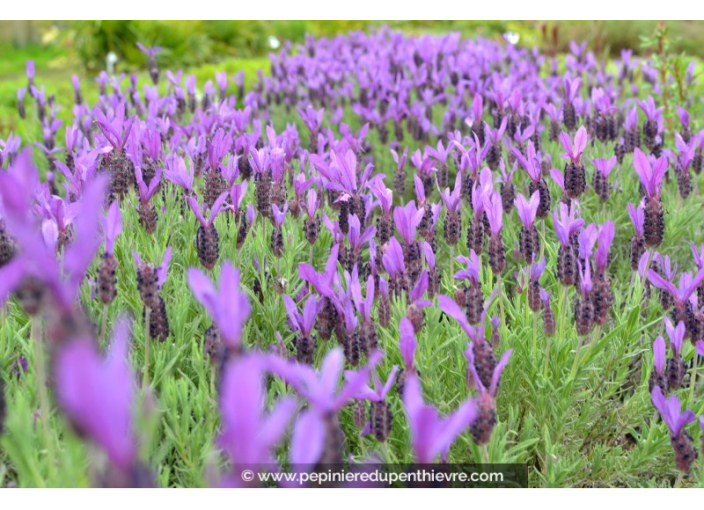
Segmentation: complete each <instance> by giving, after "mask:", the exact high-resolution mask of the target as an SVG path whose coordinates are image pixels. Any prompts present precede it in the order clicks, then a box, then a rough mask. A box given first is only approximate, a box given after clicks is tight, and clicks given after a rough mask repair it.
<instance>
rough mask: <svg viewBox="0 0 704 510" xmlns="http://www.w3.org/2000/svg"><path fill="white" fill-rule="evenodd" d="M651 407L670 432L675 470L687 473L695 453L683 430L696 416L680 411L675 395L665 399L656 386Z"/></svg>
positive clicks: (689, 438)
mask: <svg viewBox="0 0 704 510" xmlns="http://www.w3.org/2000/svg"><path fill="white" fill-rule="evenodd" d="M651 400H652V402H653V405H654V406H655V408H656V409H657V410H658V412H659V413H660V416H661V417H662V421H664V422H665V424H666V425H667V428H668V429H669V430H670V444H671V445H672V449H673V450H675V462H676V464H677V469H679V470H680V471H683V472H685V473H689V471H690V470H691V469H692V463H693V462H694V460H695V459H696V458H697V452H696V450H694V448H693V446H692V437H691V436H690V435H689V434H687V432H686V431H685V430H684V426H685V425H687V424H688V423H692V422H693V421H695V420H696V416H694V413H693V412H692V411H690V410H689V409H685V411H684V412H682V411H680V409H681V408H680V401H679V399H678V398H677V395H671V396H670V398H669V399H668V398H665V395H663V393H662V390H661V389H660V388H659V387H658V386H656V387H655V388H653V391H652V393H651Z"/></svg>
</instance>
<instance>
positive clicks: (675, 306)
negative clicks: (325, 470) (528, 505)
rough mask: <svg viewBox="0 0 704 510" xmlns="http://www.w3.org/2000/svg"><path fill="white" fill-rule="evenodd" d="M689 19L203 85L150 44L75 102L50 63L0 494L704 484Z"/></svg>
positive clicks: (8, 242)
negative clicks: (630, 37)
mask: <svg viewBox="0 0 704 510" xmlns="http://www.w3.org/2000/svg"><path fill="white" fill-rule="evenodd" d="M667 37H668V36H667V34H666V33H665V32H664V31H660V32H656V33H655V35H653V36H652V40H651V41H650V43H651V45H650V52H649V54H647V55H646V54H643V53H638V52H637V51H636V52H633V51H630V50H624V51H622V52H621V53H620V57H618V58H615V59H610V58H605V57H600V56H597V55H595V54H594V53H593V52H592V51H591V50H590V48H589V47H588V46H587V44H586V43H582V42H580V41H576V42H573V43H572V44H571V45H570V51H569V52H568V53H566V54H557V53H554V52H545V53H543V52H541V51H540V50H539V49H538V48H525V47H519V46H517V45H514V43H515V41H513V37H512V36H511V34H508V35H507V37H506V38H505V39H503V40H496V39H482V38H464V37H460V35H459V34H454V33H450V34H447V35H422V36H412V35H408V34H404V33H401V32H396V31H393V30H391V29H389V28H381V29H375V30H370V31H369V32H350V33H349V34H347V35H339V36H336V37H330V38H314V37H308V38H306V41H305V43H302V44H291V43H285V42H284V43H283V44H282V45H281V47H280V48H279V49H277V50H276V51H275V52H274V53H271V54H270V56H269V65H267V66H266V69H262V70H260V71H259V72H258V73H257V74H256V75H254V74H251V75H246V74H245V73H244V72H239V73H228V72H226V71H223V72H217V73H215V74H214V75H213V76H211V77H210V79H208V80H207V81H205V80H201V79H196V76H195V75H193V74H188V73H187V72H182V71H180V70H176V69H171V70H168V69H164V68H162V66H161V65H160V58H161V55H162V54H163V53H164V51H163V50H162V49H161V48H157V47H154V48H148V47H144V46H142V45H139V49H141V50H142V52H143V72H140V73H138V74H132V75H124V74H115V75H109V74H108V73H107V72H102V73H101V74H100V75H99V76H98V77H97V78H96V79H95V80H92V79H85V78H84V79H79V78H78V76H75V77H74V78H73V80H72V84H71V85H72V87H73V91H72V92H71V95H72V96H73V98H71V97H70V96H69V97H67V96H66V94H64V95H63V96H56V95H55V94H56V89H57V87H59V86H62V87H66V86H67V84H66V83H63V84H58V83H56V82H55V81H53V80H51V79H44V78H43V75H44V74H45V73H46V71H47V70H46V69H43V68H41V67H40V66H35V64H34V62H32V61H29V62H27V64H26V83H24V79H23V86H22V87H21V88H20V89H19V90H17V115H18V116H19V118H21V119H22V120H21V121H20V123H21V132H22V135H19V134H17V130H15V132H9V131H7V132H2V131H0V138H1V139H0V302H1V303H2V310H1V311H0V313H1V314H2V315H1V323H0V371H1V372H0V388H1V389H2V391H0V487H90V486H95V487H219V486H227V487H250V486H258V485H260V483H259V482H258V481H257V480H256V479H255V480H244V479H243V470H245V469H249V468H251V466H258V467H259V468H262V469H264V470H266V471H269V472H278V471H280V470H290V469H293V470H296V469H299V470H311V471H314V470H316V469H318V467H320V466H325V465H331V464H340V463H342V464H344V465H345V466H346V467H347V468H349V469H354V466H355V465H365V464H366V465H368V464H370V463H386V464H413V463H418V464H432V463H450V464H489V463H491V464H524V465H527V468H528V484H529V486H531V487H693V486H702V485H704V464H703V463H702V458H701V455H702V447H703V440H702V436H703V432H702V430H704V394H703V393H704V388H703V387H702V381H704V377H703V376H702V374H699V376H698V372H702V370H701V367H700V365H701V364H702V357H704V303H700V302H699V301H700V300H704V232H703V231H702V227H701V225H702V218H703V216H702V215H703V212H702V204H703V202H702V198H701V197H702V195H701V194H700V190H699V184H700V182H701V177H700V174H701V171H702V166H703V164H704V153H703V152H704V130H702V131H699V129H700V128H702V127H704V126H703V125H702V122H701V121H700V119H701V118H702V115H704V111H703V109H702V106H701V96H702V79H701V76H700V74H701V63H700V61H698V60H696V59H693V58H692V59H690V58H688V57H687V56H686V55H674V54H673V53H671V52H669V50H668V39H667ZM634 50H638V49H637V48H634ZM165 51H168V48H165ZM60 99H65V101H63V100H60ZM71 99H73V101H72V102H71ZM281 485H285V484H281Z"/></svg>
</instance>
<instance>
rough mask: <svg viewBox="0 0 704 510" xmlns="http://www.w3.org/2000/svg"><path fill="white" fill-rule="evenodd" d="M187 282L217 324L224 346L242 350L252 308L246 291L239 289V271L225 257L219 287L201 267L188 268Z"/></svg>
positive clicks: (236, 350) (233, 351) (237, 350)
mask: <svg viewBox="0 0 704 510" xmlns="http://www.w3.org/2000/svg"><path fill="white" fill-rule="evenodd" d="M188 285H189V287H191V290H192V291H193V295H194V296H195V298H196V299H197V300H198V302H199V303H200V304H201V305H203V307H205V309H206V311H207V312H208V314H209V315H210V316H211V318H212V319H213V322H214V323H215V325H217V327H218V329H219V331H220V334H221V335H222V340H223V342H224V344H225V346H226V347H227V348H228V349H229V350H230V351H231V352H232V353H238V352H241V351H242V332H243V329H244V324H245V322H246V321H247V318H248V317H249V314H250V312H251V306H250V304H249V299H248V298H247V295H246V294H245V293H244V292H242V290H241V289H240V272H239V270H238V269H235V268H234V267H232V265H231V264H230V262H228V261H226V262H225V263H224V264H223V265H222V268H221V270H220V282H219V289H218V290H215V287H214V286H213V284H212V282H211V281H210V279H209V278H208V277H207V276H206V275H205V274H204V273H202V272H201V271H200V270H199V269H196V268H194V267H192V268H190V269H189V270H188Z"/></svg>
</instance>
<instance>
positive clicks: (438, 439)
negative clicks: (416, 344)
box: [403, 374, 477, 464]
mask: <svg viewBox="0 0 704 510" xmlns="http://www.w3.org/2000/svg"><path fill="white" fill-rule="evenodd" d="M403 403H404V406H405V408H406V414H407V416H408V424H409V426H410V429H411V447H412V448H413V453H414V456H415V459H416V462H418V463H419V464H428V463H432V462H435V460H436V459H437V457H438V456H439V455H442V456H443V457H446V456H447V453H448V451H449V450H450V447H451V446H452V443H454V442H455V440H456V439H457V436H459V435H460V434H461V433H462V432H463V431H464V430H465V429H466V428H467V427H468V426H469V425H470V424H471V423H472V422H474V420H475V419H476V417H477V408H476V404H475V402H474V401H472V400H468V401H465V402H464V403H463V404H462V405H461V406H460V407H459V408H458V409H457V410H456V411H455V412H454V413H453V414H451V415H450V416H447V417H445V418H441V417H440V416H439V414H438V412H437V410H436V409H435V407H433V406H429V405H427V404H426V403H425V402H423V396H422V394H421V387H420V381H419V380H418V377H417V376H416V375H415V374H414V375H411V376H410V377H408V378H407V379H406V382H405V386H404V391H403Z"/></svg>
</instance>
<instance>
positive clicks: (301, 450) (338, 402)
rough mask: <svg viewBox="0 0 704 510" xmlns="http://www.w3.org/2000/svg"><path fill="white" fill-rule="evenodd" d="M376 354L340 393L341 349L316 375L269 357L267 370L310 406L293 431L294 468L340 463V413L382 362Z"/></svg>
mask: <svg viewBox="0 0 704 510" xmlns="http://www.w3.org/2000/svg"><path fill="white" fill-rule="evenodd" d="M381 357H382V355H381V353H380V352H376V353H374V354H372V355H371V356H370V358H369V361H368V363H367V365H366V366H365V367H364V368H361V369H359V370H357V371H356V372H348V373H346V374H345V384H344V385H343V386H342V388H340V389H339V390H338V388H337V386H338V382H339V380H340V376H341V375H342V365H343V361H344V355H343V353H342V349H337V348H336V349H332V350H331V351H330V352H329V353H328V354H327V356H325V359H324V360H323V362H322V365H321V367H320V372H319V373H316V372H315V370H314V369H313V368H311V367H310V366H308V365H299V364H293V363H289V362H287V361H285V360H283V359H281V358H278V357H269V358H268V362H267V368H268V369H269V370H270V371H271V372H273V373H274V374H276V375H278V376H279V377H281V378H282V379H283V380H284V381H286V382H287V383H289V384H290V385H291V386H292V387H293V388H294V389H295V390H296V391H297V392H298V393H299V394H300V395H301V396H302V397H303V398H305V399H306V401H307V402H308V409H307V410H306V411H304V412H302V413H301V414H300V415H299V417H298V420H297V421H296V425H295V427H294V430H293V437H292V439H291V450H290V452H289V460H290V462H291V463H292V464H307V465H313V464H316V463H318V462H320V463H321V464H326V463H328V464H329V463H339V462H340V461H341V460H342V448H343V445H342V444H341V443H340V442H339V441H340V434H341V430H340V424H339V420H338V417H337V413H338V411H339V410H340V409H342V407H344V406H345V405H346V404H347V403H348V402H349V401H350V400H352V399H353V398H354V396H355V395H356V394H357V393H358V392H359V391H360V390H361V389H362V388H363V387H364V385H365V384H366V383H367V381H368V380H369V376H370V374H371V372H372V371H373V370H374V368H375V367H376V365H378V364H379V361H380V360H381Z"/></svg>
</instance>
